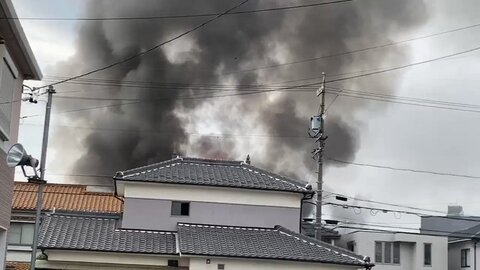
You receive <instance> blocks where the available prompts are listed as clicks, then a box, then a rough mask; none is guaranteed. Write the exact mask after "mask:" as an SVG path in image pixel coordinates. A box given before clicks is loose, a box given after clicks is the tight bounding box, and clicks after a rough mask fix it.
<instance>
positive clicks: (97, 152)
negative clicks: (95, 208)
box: [52, 0, 428, 180]
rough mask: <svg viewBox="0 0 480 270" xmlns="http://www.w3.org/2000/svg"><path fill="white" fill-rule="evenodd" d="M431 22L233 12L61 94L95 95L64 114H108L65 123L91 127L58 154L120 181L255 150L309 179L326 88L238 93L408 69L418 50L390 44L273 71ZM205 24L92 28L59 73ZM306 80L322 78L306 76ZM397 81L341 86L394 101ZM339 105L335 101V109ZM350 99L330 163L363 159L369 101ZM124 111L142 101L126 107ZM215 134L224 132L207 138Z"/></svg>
mask: <svg viewBox="0 0 480 270" xmlns="http://www.w3.org/2000/svg"><path fill="white" fill-rule="evenodd" d="M315 2H318V1H293V0H292V1H270V0H267V1H259V0H251V1H250V2H248V3H247V4H246V5H244V6H242V7H241V8H240V9H241V10H253V9H262V8H267V7H276V6H289V5H299V4H309V3H315ZM236 3H238V1H225V0H209V1H195V0H188V1H157V0H142V1H131V0H115V1H89V2H88V4H87V7H86V11H87V13H86V14H88V16H91V17H135V16H158V15H167V14H200V13H210V12H219V11H223V10H226V9H228V8H229V7H231V6H234V5H235V4H236ZM427 15H428V14H426V10H425V6H424V4H423V3H422V2H420V1H413V0H404V1H394V0H391V1H373V0H372V1H370V0H363V1H352V2H346V3H339V4H332V5H325V6H318V7H308V8H301V9H292V10H283V11H271V12H259V13H251V14H238V15H227V16H224V17H223V18H221V19H219V20H218V21H215V22H214V23H212V24H210V25H208V26H206V27H204V28H202V29H200V30H199V31H196V32H194V33H192V34H190V35H188V36H186V37H184V38H182V39H180V40H177V41H175V42H173V43H171V44H168V45H166V46H164V47H162V48H160V49H158V50H155V51H153V52H151V53H149V54H148V55H145V56H143V57H141V58H137V59H135V60H132V61H130V62H128V63H125V64H122V65H120V66H117V67H115V68H112V69H109V70H107V71H103V72H101V73H97V74H95V75H92V76H90V77H88V78H85V79H88V80H80V81H76V82H75V83H74V84H65V85H63V86H61V87H58V91H59V93H61V92H63V93H64V94H61V95H70V96H75V97H84V98H83V99H73V100H72V99H65V98H60V97H59V98H57V99H56V101H55V102H56V106H57V108H58V110H67V109H70V110H71V109H82V108H93V107H102V108H100V109H94V110H86V111H82V110H80V111H78V112H74V113H68V114H64V115H62V116H60V117H59V118H57V119H56V122H57V124H58V123H68V125H69V126H77V127H83V128H77V129H74V130H68V131H66V130H64V129H62V130H57V132H56V133H55V134H54V136H55V138H56V139H55V140H52V141H54V142H55V143H52V145H53V146H54V147H55V148H56V151H58V152H62V151H64V152H65V155H62V156H63V157H70V159H71V162H72V168H73V171H74V172H76V173H83V174H101V175H104V174H105V175H113V174H114V172H115V171H118V170H125V169H128V168H133V167H136V166H142V165H146V164H148V163H153V162H158V161H161V160H165V159H168V158H170V156H171V155H172V153H174V152H181V153H184V154H188V155H193V156H203V157H217V158H236V159H238V158H243V157H245V156H246V155H247V154H251V156H252V161H253V163H254V164H257V165H260V166H263V167H265V168H266V169H271V170H275V171H277V172H280V173H285V174H289V175H295V176H297V177H300V178H301V179H305V178H306V177H305V172H306V171H310V169H311V168H310V166H311V164H312V159H311V155H310V153H311V150H312V147H313V140H312V139H308V138H305V137H306V134H307V127H308V124H309V118H310V115H312V114H315V113H316V112H317V109H318V104H319V100H318V98H317V97H316V96H315V93H314V89H307V90H312V91H303V90H302V89H301V88H300V89H292V90H289V91H278V92H275V91H273V92H269V93H263V94H258V95H244V94H245V93H247V91H250V90H251V89H248V88H249V87H236V88H235V87H233V86H240V85H244V86H249V85H262V84H270V85H271V84H273V83H277V85H280V86H285V85H299V84H305V83H311V82H317V81H319V80H320V79H319V77H320V74H321V72H322V71H325V72H327V76H329V77H328V78H339V77H342V76H341V75H338V74H351V73H352V72H358V71H362V70H370V69H375V68H381V67H385V66H392V65H400V64H403V63H406V62H408V60H409V57H408V55H409V54H408V47H389V48H384V49H379V50H375V51H372V52H364V53H358V54H348V55H344V56H341V57H330V58H324V59H320V60H317V61H304V62H303V63H298V64H291V65H284V66H280V67H270V68H267V67H269V66H274V65H278V64H282V63H288V62H293V61H297V60H304V59H311V58H316V57H321V56H325V55H329V54H336V53H339V52H344V51H349V50H352V49H357V48H364V47H370V46H375V45H378V44H383V43H388V42H391V40H392V39H393V38H395V37H396V36H397V35H398V33H405V32H408V31H410V30H412V29H415V27H417V26H419V25H421V24H422V23H423V22H424V21H425V19H426V18H427V17H428V16H427ZM205 19H206V18H181V19H168V20H166V19H165V20H129V21H86V22H82V23H81V25H80V27H79V32H78V38H77V40H78V42H77V48H76V49H77V51H76V54H75V55H74V56H73V57H72V59H69V60H68V61H67V62H65V63H61V64H59V65H58V66H57V67H56V68H55V71H54V72H55V74H56V75H61V76H69V75H75V74H78V73H81V72H85V71H89V70H91V69H93V68H96V67H101V66H105V65H107V64H110V63H112V62H115V61H117V60H118V59H123V58H126V57H128V56H130V55H132V54H135V53H138V52H141V51H143V50H145V49H148V48H149V47H152V46H154V45H155V44H158V43H160V42H161V41H164V40H166V39H168V38H170V37H172V36H174V35H177V34H179V33H182V32H184V31H186V30H187V29H189V28H192V27H193V26H195V25H197V24H199V23H201V22H202V21H204V20H205ZM258 67H265V68H262V69H258ZM252 69H253V70H252ZM346 76H348V75H343V77H346ZM305 78H315V79H312V80H302V79H305ZM288 81H294V82H289V83H287V82H288ZM151 82H156V83H151ZM279 82H283V83H279ZM167 83H168V84H167ZM179 83H181V85H180V84H179ZM395 83H396V80H395V79H394V78H391V77H389V78H383V77H381V78H372V79H359V80H352V81H345V82H339V83H338V84H335V85H332V86H336V87H346V88H348V87H351V88H353V89H357V88H358V89H365V88H367V89H369V90H370V89H371V90H375V91H381V93H391V92H393V91H395V87H394V86H395ZM200 85H203V86H202V87H200ZM219 85H221V86H219ZM226 86H232V87H233V88H228V89H227V87H226ZM304 90H305V89H304ZM68 92H69V93H68ZM67 93H68V94H67ZM59 95H60V94H59ZM222 95H223V97H216V98H205V97H209V96H222ZM228 95H230V96H228ZM85 97H88V98H91V97H100V98H107V99H114V100H91V99H86V98H85ZM333 97H334V96H329V97H328V98H327V102H328V103H329V102H331V101H332V100H333ZM115 99H119V100H115ZM341 99H342V98H341V97H340V98H339V99H338V100H337V101H336V103H335V104H334V105H333V106H332V107H330V108H329V111H328V119H327V133H328V136H329V138H328V146H327V155H328V156H332V157H336V158H339V159H344V160H352V159H353V158H354V156H355V152H356V151H357V150H358V149H359V147H360V145H359V134H360V131H359V130H358V129H357V128H356V127H355V126H357V125H356V124H355V123H356V122H357V121H362V120H359V119H356V118H355V114H356V112H357V111H358V110H360V109H362V108H365V106H369V103H368V102H367V101H355V102H354V101H352V100H350V99H348V100H347V99H345V100H344V101H343V102H340V100H341ZM129 100H132V101H129ZM118 103H130V104H127V105H122V106H117V105H115V104H118ZM205 133H210V134H219V133H221V134H223V135H222V136H220V135H219V136H215V135H211V136H201V135H200V134H205ZM64 149H65V150H64ZM72 149H78V150H72ZM305 180H306V179H305Z"/></svg>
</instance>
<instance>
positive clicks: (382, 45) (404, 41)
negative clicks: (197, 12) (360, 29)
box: [222, 24, 480, 75]
mask: <svg viewBox="0 0 480 270" xmlns="http://www.w3.org/2000/svg"><path fill="white" fill-rule="evenodd" d="M479 26H480V24H473V25H469V26H464V27H459V28H455V29H451V30H447V31H443V32H438V33H433V34H428V35H424V36H418V37H414V38H409V39H404V40H399V41H394V42H389V43H385V44H380V45H375V46H371V47H366V48H361V49H356V50H350V51H345V52H339V53H334V54H328V55H322V56H319V57H314V58H307V59H301V60H294V61H291V62H287V63H281V64H275V65H269V66H263V67H255V68H248V69H243V70H235V71H227V72H224V73H222V75H228V74H235V73H244V72H251V71H257V70H264V69H271V68H277V67H283V66H290V65H296V64H302V63H308V62H314V61H318V60H323V59H328V58H333V57H338V56H345V55H350V54H354V53H359V52H366V51H371V50H375V49H381V48H386V47H391V46H396V45H400V44H404V43H408V42H412V41H417V40H421V39H426V38H431V37H436V36H441V35H445V34H449V33H453V32H458V31H462V30H467V29H471V28H476V27H479Z"/></svg>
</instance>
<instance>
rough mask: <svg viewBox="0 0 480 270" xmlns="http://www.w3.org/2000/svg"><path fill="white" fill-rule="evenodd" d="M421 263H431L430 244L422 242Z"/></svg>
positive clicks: (429, 264)
mask: <svg viewBox="0 0 480 270" xmlns="http://www.w3.org/2000/svg"><path fill="white" fill-rule="evenodd" d="M423 264H424V265H426V266H431V265H432V244H427V243H424V244H423Z"/></svg>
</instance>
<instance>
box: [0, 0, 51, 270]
mask: <svg viewBox="0 0 480 270" xmlns="http://www.w3.org/2000/svg"><path fill="white" fill-rule="evenodd" d="M8 17H17V14H16V13H15V10H14V8H13V5H12V2H11V1H10V0H0V18H8ZM0 58H1V61H0V148H1V150H0V269H3V267H4V264H5V251H6V242H7V230H8V228H9V223H10V206H11V202H12V189H13V178H14V169H11V168H9V167H8V166H7V164H6V162H5V157H6V151H7V150H8V148H9V147H10V146H11V145H12V144H14V143H16V142H17V138H18V126H19V120H20V105H21V98H22V89H23V81H24V80H40V79H41V78H42V74H41V72H40V69H39V67H38V65H37V62H36V60H35V57H34V56H33V53H32V50H31V49H30V46H29V44H28V41H27V39H26V38H25V34H24V32H23V29H22V27H21V25H20V22H19V21H18V20H0Z"/></svg>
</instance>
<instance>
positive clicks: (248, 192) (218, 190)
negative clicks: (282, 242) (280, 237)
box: [117, 181, 303, 208]
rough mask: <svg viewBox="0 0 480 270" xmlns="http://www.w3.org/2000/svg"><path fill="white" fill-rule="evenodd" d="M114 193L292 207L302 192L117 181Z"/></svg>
mask: <svg viewBox="0 0 480 270" xmlns="http://www.w3.org/2000/svg"><path fill="white" fill-rule="evenodd" d="M117 192H118V193H119V195H120V196H122V195H123V196H124V197H126V198H144V199H162V200H177V201H196V202H211V203H228V204H241V205H263V206H278V207H295V208H300V200H301V198H303V194H299V193H292V192H279V191H264V190H255V189H241V188H223V187H208V186H198V185H196V186H192V185H175V184H173V185H172V184H161V183H132V182H120V181H117Z"/></svg>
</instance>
